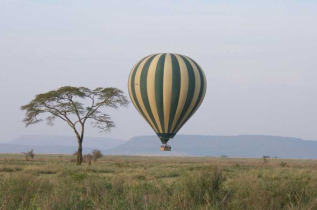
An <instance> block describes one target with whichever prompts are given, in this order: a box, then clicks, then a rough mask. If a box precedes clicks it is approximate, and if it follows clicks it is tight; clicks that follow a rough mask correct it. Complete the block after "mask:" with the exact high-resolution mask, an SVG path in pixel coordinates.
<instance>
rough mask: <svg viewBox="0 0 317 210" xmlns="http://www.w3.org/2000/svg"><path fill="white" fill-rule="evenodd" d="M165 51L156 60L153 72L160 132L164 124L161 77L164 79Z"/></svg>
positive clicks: (163, 131) (163, 128)
mask: <svg viewBox="0 0 317 210" xmlns="http://www.w3.org/2000/svg"><path fill="white" fill-rule="evenodd" d="M165 57H166V53H164V54H162V56H161V57H160V59H159V60H158V63H157V66H156V72H155V99H156V107H157V112H158V116H159V118H160V122H161V126H162V133H165V125H164V109H163V79H164V63H165Z"/></svg>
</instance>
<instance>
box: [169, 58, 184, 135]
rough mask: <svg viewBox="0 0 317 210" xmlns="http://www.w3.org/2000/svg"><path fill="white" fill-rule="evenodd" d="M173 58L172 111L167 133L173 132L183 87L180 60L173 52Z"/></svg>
mask: <svg viewBox="0 0 317 210" xmlns="http://www.w3.org/2000/svg"><path fill="white" fill-rule="evenodd" d="M171 58H172V70H173V74H172V75H173V76H172V98H171V111H170V119H169V123H168V131H167V133H171V132H172V131H171V127H172V124H173V120H174V117H175V113H176V110H177V105H178V100H179V92H180V88H181V79H180V77H181V73H180V67H179V63H178V60H177V58H176V56H175V55H173V54H171Z"/></svg>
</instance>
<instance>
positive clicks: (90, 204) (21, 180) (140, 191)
mask: <svg viewBox="0 0 317 210" xmlns="http://www.w3.org/2000/svg"><path fill="white" fill-rule="evenodd" d="M71 159H72V157H71V156H58V155H56V156H55V155H37V156H36V159H35V160H34V161H25V160H24V157H23V156H22V155H4V154H2V155H0V209H244V210H248V209H272V210H275V209H317V161H315V160H281V159H269V161H268V163H264V162H263V160H262V159H231V158H185V157H128V156H105V157H103V158H102V159H101V160H99V161H97V162H96V163H95V164H93V165H91V166H89V165H88V164H84V165H82V166H76V165H75V164H74V163H71V161H70V160H71ZM281 163H282V164H281Z"/></svg>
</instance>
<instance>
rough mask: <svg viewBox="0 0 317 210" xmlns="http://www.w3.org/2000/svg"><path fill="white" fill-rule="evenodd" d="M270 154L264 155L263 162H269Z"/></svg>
mask: <svg viewBox="0 0 317 210" xmlns="http://www.w3.org/2000/svg"><path fill="white" fill-rule="evenodd" d="M269 158H270V156H268V155H263V163H268V162H269Z"/></svg>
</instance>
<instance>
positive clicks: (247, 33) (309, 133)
mask: <svg viewBox="0 0 317 210" xmlns="http://www.w3.org/2000/svg"><path fill="white" fill-rule="evenodd" d="M260 2H261V3H260ZM316 26H317V3H316V1H314V0H298V1H294V0H285V1H282V0H266V1H254V0H246V1H241V0H235V1H233V0H231V1H229V0H228V1H226V0H225V1H213V0H157V1H148V0H126V1H122V0H116V1H110V0H108V1H107V0H95V1H87V0H72V1H71V0H69V1H68V0H46V1H41V0H3V1H0V96H1V99H0V101H1V102H0V116H1V119H2V120H1V123H0V131H1V133H0V141H9V140H11V139H13V138H15V137H18V136H20V135H25V134H39V135H55V134H58V135H73V133H72V131H71V130H70V129H69V128H68V127H67V125H66V124H64V123H63V122H59V121H56V125H55V126H54V127H49V126H47V125H46V123H41V124H37V125H33V126H30V127H28V128H25V127H24V125H23V123H22V119H23V117H24V113H23V112H22V111H20V106H21V105H24V104H26V103H28V102H29V101H30V100H32V99H33V97H34V96H35V95H36V94H38V93H43V92H46V91H49V90H52V89H56V88H58V87H61V86H65V85H72V86H87V87H90V88H94V87H99V86H102V87H106V86H108V87H111V86H114V87H118V88H120V89H122V90H123V91H124V92H125V93H126V95H127V96H128V89H127V79H128V75H129V73H130V70H131V68H132V67H133V65H134V64H135V63H136V62H137V61H138V60H139V59H141V58H143V57H144V56H147V55H148V54H152V53H158V52H175V53H179V54H184V55H187V56H189V57H191V58H193V59H194V60H195V61H196V62H198V63H199V64H200V66H201V67H202V68H203V70H204V72H205V74H206V78H207V83H208V87H207V93H206V97H205V100H204V102H203V103H202V105H201V107H200V109H199V110H198V111H197V112H196V114H195V115H194V116H193V117H192V118H191V119H190V120H189V121H188V122H187V124H186V125H185V126H184V127H183V128H182V129H181V131H180V132H179V133H180V134H201V135H240V134H265V135H279V136H292V137H299V138H303V139H313V140H317V94H316V92H317V82H316V79H317V27H316ZM109 113H110V114H111V115H112V117H113V119H114V121H115V122H116V125H117V127H116V128H115V129H113V130H112V132H111V133H109V134H102V133H101V134H100V133H99V132H98V130H96V129H94V128H89V129H87V133H86V135H87V136H103V137H115V138H122V139H129V138H131V137H133V136H136V135H152V134H154V132H153V131H152V130H151V128H150V126H149V125H147V124H146V122H145V121H144V119H143V118H142V117H141V116H139V113H138V112H137V111H136V109H135V108H134V107H133V105H132V104H130V106H129V108H128V109H121V110H119V111H113V110H109Z"/></svg>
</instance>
